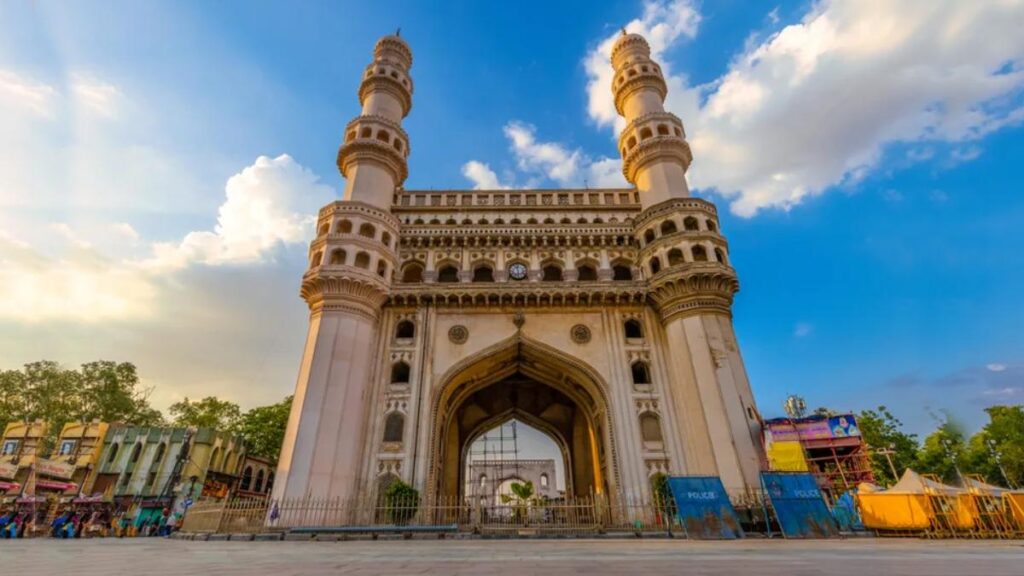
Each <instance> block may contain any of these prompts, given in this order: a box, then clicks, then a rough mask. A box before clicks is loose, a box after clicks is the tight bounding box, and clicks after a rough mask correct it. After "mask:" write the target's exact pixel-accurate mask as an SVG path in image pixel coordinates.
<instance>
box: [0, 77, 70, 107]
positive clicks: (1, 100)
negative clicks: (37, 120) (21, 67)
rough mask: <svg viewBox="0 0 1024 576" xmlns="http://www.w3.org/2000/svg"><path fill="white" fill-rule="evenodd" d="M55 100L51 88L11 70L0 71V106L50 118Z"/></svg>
mask: <svg viewBox="0 0 1024 576" xmlns="http://www.w3.org/2000/svg"><path fill="white" fill-rule="evenodd" d="M56 99H57V91H56V90H55V89H54V88H53V87H52V86H49V85H47V84H44V83H41V82H37V81H35V80H33V79H31V78H27V77H25V76H22V75H20V74H17V73H15V72H13V71H11V70H0V106H2V107H5V108H10V109H13V110H14V111H16V112H21V111H28V112H31V113H32V114H34V115H36V116H41V117H44V118H51V117H53V115H54V113H55V111H54V103H55V101H56Z"/></svg>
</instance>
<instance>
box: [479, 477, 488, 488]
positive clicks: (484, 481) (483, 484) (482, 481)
mask: <svg viewBox="0 0 1024 576" xmlns="http://www.w3.org/2000/svg"><path fill="white" fill-rule="evenodd" d="M480 487H481V488H486V487H487V474H481V475H480Z"/></svg>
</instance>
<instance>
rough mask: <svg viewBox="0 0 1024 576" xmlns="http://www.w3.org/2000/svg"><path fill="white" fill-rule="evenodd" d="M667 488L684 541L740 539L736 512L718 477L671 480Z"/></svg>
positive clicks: (685, 477)
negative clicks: (669, 490)
mask: <svg viewBox="0 0 1024 576" xmlns="http://www.w3.org/2000/svg"><path fill="white" fill-rule="evenodd" d="M668 485H669V488H670V489H671V490H672V497H673V498H675V502H676V508H677V513H678V516H679V521H680V522H681V523H682V525H683V530H685V531H686V536H687V538H696V539H715V540H721V539H734V538H742V537H743V528H741V527H740V520H739V518H738V517H737V516H736V510H734V509H733V507H732V502H730V501H729V495H728V494H727V493H726V492H725V487H724V486H722V480H721V479H719V478H718V476H671V477H669V479H668Z"/></svg>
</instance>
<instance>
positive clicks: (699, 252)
mask: <svg viewBox="0 0 1024 576" xmlns="http://www.w3.org/2000/svg"><path fill="white" fill-rule="evenodd" d="M690 252H691V253H692V254H693V261H694V262H707V261H708V251H707V249H706V248H704V247H703V246H701V245H700V244H696V245H694V246H691V247H690Z"/></svg>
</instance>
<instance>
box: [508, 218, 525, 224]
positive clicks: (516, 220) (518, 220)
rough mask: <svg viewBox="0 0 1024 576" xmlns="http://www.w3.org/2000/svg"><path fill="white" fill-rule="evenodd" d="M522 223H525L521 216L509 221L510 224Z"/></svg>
mask: <svg viewBox="0 0 1024 576" xmlns="http://www.w3.org/2000/svg"><path fill="white" fill-rule="evenodd" d="M522 223H523V222H522V220H520V219H519V218H513V219H512V220H510V221H509V224H522Z"/></svg>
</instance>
